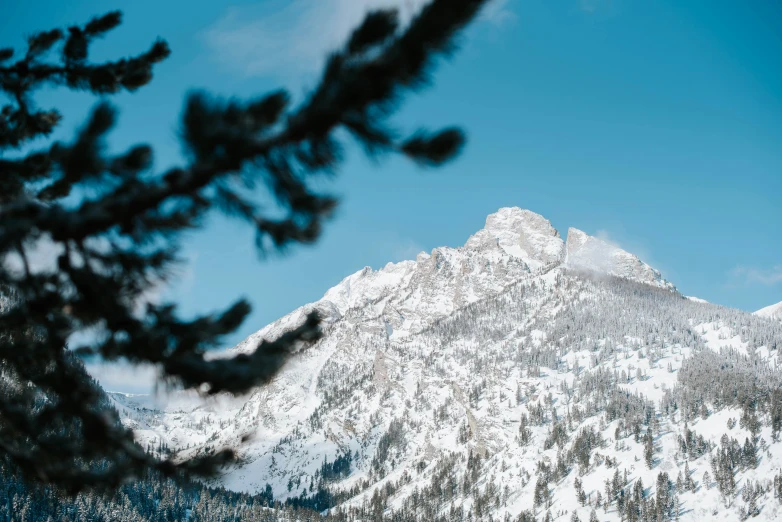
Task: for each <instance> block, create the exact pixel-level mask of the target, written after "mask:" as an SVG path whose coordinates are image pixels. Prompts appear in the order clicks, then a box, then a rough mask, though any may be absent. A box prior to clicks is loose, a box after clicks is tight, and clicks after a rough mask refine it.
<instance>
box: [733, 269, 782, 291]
mask: <svg viewBox="0 0 782 522" xmlns="http://www.w3.org/2000/svg"><path fill="white" fill-rule="evenodd" d="M730 277H731V280H732V283H733V284H742V285H762V286H774V285H778V284H780V283H782V264H780V265H774V266H772V267H771V268H757V267H749V266H737V267H736V268H734V269H733V270H731V272H730Z"/></svg>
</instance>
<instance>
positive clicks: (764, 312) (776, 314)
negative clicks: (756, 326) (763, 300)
mask: <svg viewBox="0 0 782 522" xmlns="http://www.w3.org/2000/svg"><path fill="white" fill-rule="evenodd" d="M755 315H757V316H758V317H767V318H769V319H778V320H780V321H782V302H779V303H777V304H773V305H771V306H767V307H765V308H761V309H760V310H758V311H757V312H755Z"/></svg>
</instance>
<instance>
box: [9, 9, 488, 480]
mask: <svg viewBox="0 0 782 522" xmlns="http://www.w3.org/2000/svg"><path fill="white" fill-rule="evenodd" d="M484 3H485V0H433V1H432V2H430V3H429V4H428V5H426V6H425V7H424V8H423V9H422V10H421V11H420V13H419V14H418V15H417V16H416V17H415V18H413V19H412V20H411V21H410V22H409V23H408V24H407V25H406V26H405V27H402V26H400V23H399V19H398V16H397V13H396V11H394V10H378V11H373V12H370V13H368V14H367V15H366V17H365V19H364V20H363V22H362V23H361V24H360V25H359V26H358V27H357V28H356V29H355V30H354V31H353V32H352V34H351V35H350V36H349V38H348V40H347V42H346V43H345V45H344V46H343V47H342V48H340V49H338V50H336V51H335V52H333V53H332V54H331V55H330V56H329V58H328V60H327V63H326V65H325V68H324V71H323V74H322V76H321V79H320V82H319V83H318V84H317V86H316V87H315V88H314V90H313V91H312V92H311V93H310V94H309V95H308V96H307V97H306V98H305V99H304V101H303V102H302V103H301V104H300V105H298V106H295V107H292V106H291V103H290V96H289V95H288V93H287V92H285V91H283V90H279V91H275V92H272V93H269V94H266V95H263V96H260V97H257V98H254V99H250V100H246V101H236V100H234V101H221V100H217V99H214V98H212V97H210V96H208V95H207V94H205V93H193V94H191V95H189V96H188V98H187V99H186V100H185V103H184V109H183V113H182V123H181V139H182V144H183V146H184V149H185V150H186V152H187V159H186V162H185V163H184V164H183V165H181V166H178V167H174V168H170V169H168V170H166V171H164V172H155V171H153V161H152V160H153V148H152V147H151V146H150V145H146V144H140V145H137V146H134V147H131V148H130V149H128V150H127V151H125V152H123V153H120V154H117V155H110V154H108V153H107V152H106V150H105V146H104V143H105V139H106V137H107V135H108V133H109V131H110V130H111V129H112V128H113V127H114V126H115V125H116V124H117V111H116V110H115V109H114V108H113V107H112V106H111V105H110V104H109V103H108V102H106V101H101V102H100V103H98V104H97V105H96V106H95V108H94V110H93V111H92V114H91V115H90V117H89V118H88V120H87V121H86V122H85V123H84V125H83V126H82V127H81V129H80V131H79V132H78V133H77V135H76V136H75V137H74V138H73V140H72V141H71V142H69V143H59V142H58V143H52V144H48V145H45V146H42V145H40V144H41V143H42V141H41V139H42V138H45V137H46V136H48V135H50V134H51V133H52V131H53V130H54V129H55V127H56V126H57V125H58V124H59V123H60V120H61V116H60V113H59V112H58V111H57V110H56V109H53V108H39V107H38V106H37V105H36V103H35V101H36V100H35V98H34V96H33V95H34V94H35V93H36V92H37V91H40V89H41V88H42V87H47V88H51V87H60V88H65V89H70V90H79V91H86V92H89V93H92V94H94V95H96V96H108V95H112V94H116V93H120V92H123V91H131V92H132V91H135V90H137V89H139V88H141V87H143V86H144V85H146V84H147V83H148V82H149V81H150V80H151V79H152V76H153V70H154V67H155V65H156V64H157V63H159V62H161V61H162V60H164V59H166V58H167V57H168V56H169V53H170V51H169V47H168V45H167V44H166V42H165V41H163V40H158V41H156V42H155V43H154V44H153V45H152V46H151V47H150V48H149V50H147V51H145V52H142V53H141V54H138V55H136V56H133V57H131V58H122V59H118V60H112V61H107V62H100V63H95V62H92V61H90V59H89V54H90V50H91V47H92V45H93V44H94V43H95V41H96V40H98V39H99V38H100V37H102V36H104V35H105V34H106V33H108V32H109V31H111V30H112V29H114V28H116V27H117V26H118V25H119V24H120V22H121V14H120V13H119V12H112V13H109V14H107V15H104V16H99V17H96V18H94V19H92V20H90V21H89V22H87V23H86V24H84V25H78V26H72V27H69V28H68V30H67V31H62V30H60V29H54V30H50V31H43V32H40V33H37V34H34V35H32V36H30V37H29V38H28V39H27V44H26V47H25V49H24V50H23V52H21V54H18V55H17V54H16V53H15V51H14V50H13V49H12V48H2V49H0V92H2V94H3V95H4V96H5V98H6V99H7V100H8V103H7V104H6V105H4V106H3V107H2V109H0V260H2V261H3V262H2V264H0V293H2V294H3V295H4V296H6V298H12V299H13V303H14V304H13V305H12V306H10V307H7V309H3V310H2V311H0V332H1V333H0V362H1V363H2V366H3V372H4V374H5V375H6V376H8V377H9V378H11V379H13V380H14V382H17V383H19V386H16V387H6V388H7V389H6V390H4V391H3V394H2V395H0V449H1V450H2V452H3V453H4V454H6V455H7V456H8V457H9V458H10V459H11V460H12V461H13V462H14V463H15V464H16V465H17V466H18V467H19V468H20V469H21V470H22V471H23V472H25V473H26V475H27V476H28V477H32V478H34V479H36V480H41V481H44V482H49V483H54V484H59V485H64V486H67V487H68V488H70V489H72V490H78V489H80V488H83V487H85V486H97V485H101V486H107V487H114V486H117V485H119V484H120V483H122V482H123V481H125V480H127V479H132V478H137V477H140V476H141V475H142V474H143V473H144V472H146V471H148V470H151V469H154V470H157V471H159V472H162V473H163V474H164V475H166V476H172V475H177V474H180V473H184V474H198V475H208V474H210V473H214V472H215V471H216V469H218V467H219V466H220V465H221V464H223V463H225V462H227V461H229V460H231V459H232V458H233V453H232V452H231V451H228V450H222V451H216V452H214V453H213V454H211V455H209V456H206V457H200V458H193V459H190V460H185V461H178V462H174V461H173V460H170V459H159V458H157V457H154V456H152V455H150V454H148V453H147V452H145V451H143V449H142V448H139V447H138V446H137V445H136V444H135V443H134V441H133V435H132V433H131V432H130V431H129V430H126V429H124V428H122V427H121V426H120V424H119V423H118V421H117V419H116V417H115V415H113V413H112V410H111V408H110V406H109V405H108V404H107V401H105V399H104V397H103V395H102V394H101V393H100V391H99V390H98V388H97V386H95V384H94V383H93V382H91V381H90V379H88V378H86V377H85V372H84V369H83V366H82V364H81V363H80V362H79V361H78V360H76V359H75V358H74V357H72V354H78V355H79V356H85V357H101V358H103V359H106V360H126V361H129V362H131V363H152V364H155V365H157V366H159V367H160V369H161V372H162V374H163V376H164V377H165V378H166V379H167V380H168V381H170V382H174V383H176V384H178V385H181V386H183V387H185V388H191V389H197V390H200V391H201V392H203V393H206V394H216V393H220V392H227V393H240V392H244V391H246V390H248V389H250V388H252V387H254V386H257V385H262V384H264V383H266V382H268V381H269V380H270V379H271V378H272V377H273V376H274V375H275V373H276V372H277V371H278V370H279V369H280V368H281V367H282V365H283V364H284V363H285V361H286V360H287V359H288V358H289V357H290V356H291V354H292V353H294V352H295V351H296V350H299V349H301V348H302V347H306V346H307V345H308V344H310V343H312V342H314V341H316V340H317V339H318V338H319V336H320V335H321V334H320V329H319V316H318V314H317V313H315V312H313V313H311V314H309V315H308V316H307V317H306V319H305V320H304V321H303V322H302V324H301V325H300V326H298V327H297V328H294V329H293V330H291V331H289V332H287V333H285V334H283V335H282V336H280V337H279V338H277V339H275V340H272V341H262V342H261V343H260V344H259V345H258V346H257V347H256V349H255V350H254V351H253V352H252V353H249V354H243V355H239V356H236V357H234V358H229V359H210V358H208V357H206V356H205V354H206V352H207V351H208V350H209V349H210V348H214V347H218V346H220V345H221V342H222V339H224V338H225V336H226V335H227V334H229V333H231V332H233V331H234V330H235V329H236V328H237V327H238V326H239V325H240V324H241V322H242V320H243V319H244V318H245V317H246V316H247V314H248V313H249V311H250V306H249V304H248V303H247V302H245V301H244V300H240V301H238V302H236V303H235V304H234V305H232V306H231V307H229V308H228V309H227V310H224V311H221V312H218V313H214V314H210V315H204V316H202V317H198V318H195V319H189V320H186V319H182V318H181V317H180V316H179V315H178V313H177V309H176V307H175V306H174V305H173V304H168V303H165V304H160V305H157V304H149V303H147V304H144V305H141V306H140V303H142V302H143V298H144V296H145V295H146V293H147V292H149V291H150V290H151V289H152V288H154V287H155V286H156V285H159V284H161V283H165V282H166V281H167V280H168V279H169V277H170V274H171V272H172V270H173V269H174V268H175V267H176V265H177V263H179V262H180V256H179V252H180V242H181V239H182V234H183V233H184V232H186V231H190V230H195V229H198V228H200V227H201V226H202V225H203V223H204V220H205V218H206V216H207V214H208V213H209V212H210V211H212V210H218V211H221V212H223V213H226V214H228V215H231V216H235V217H237V218H239V219H241V220H243V221H246V222H247V223H249V224H250V225H251V226H252V227H253V228H254V229H255V232H256V245H257V247H258V249H259V252H262V253H268V252H274V251H279V250H283V249H285V248H286V247H290V246H292V245H295V244H297V243H312V242H314V241H316V240H317V239H318V238H319V237H320V234H321V231H322V229H323V226H324V223H325V221H326V220H327V219H328V218H329V216H331V215H332V213H333V211H334V208H335V207H336V205H337V200H336V198H334V197H333V196H331V195H328V194H323V193H320V192H319V191H317V190H316V189H315V187H314V183H315V182H316V179H317V176H318V175H324V174H332V173H335V172H336V171H337V170H338V167H339V165H340V161H341V160H342V150H343V145H342V143H341V141H342V139H343V136H344V135H343V134H340V133H338V132H337V131H339V130H340V129H342V130H344V131H346V132H347V134H349V135H350V136H352V137H353V138H354V139H355V140H356V141H357V142H358V143H359V144H360V145H361V146H362V148H363V150H364V151H366V153H367V154H369V155H371V156H373V157H379V156H381V155H387V154H393V153H397V154H401V155H404V156H406V157H408V158H410V159H411V160H413V161H415V162H416V163H419V164H421V165H424V166H438V165H441V164H443V163H445V162H446V161H448V160H449V159H451V158H453V157H454V156H455V155H456V154H457V152H458V151H459V150H460V148H461V146H462V144H463V142H464V136H463V134H462V132H461V131H459V130H458V129H454V128H448V129H445V130H442V131H440V132H434V133H430V132H427V131H424V130H421V131H417V132H414V133H413V134H411V135H410V136H409V137H408V138H405V139H399V138H397V133H396V132H395V131H394V130H393V129H391V128H390V127H389V125H388V118H389V116H390V115H392V114H393V113H394V111H395V109H396V108H397V107H398V105H399V102H401V101H402V99H403V98H404V97H405V96H406V95H407V94H409V93H410V92H413V91H416V90H418V89H420V88H421V87H423V86H425V85H426V84H427V83H428V80H429V76H430V73H431V71H432V69H433V67H434V65H435V62H436V61H437V59H438V58H440V57H444V56H448V55H449V54H450V53H451V52H452V51H453V50H454V47H455V41H456V37H457V36H458V34H459V33H460V30H461V29H463V28H464V27H465V26H466V25H467V24H468V23H469V22H470V21H471V20H472V19H473V18H474V17H475V16H476V14H477V13H478V11H479V10H480V8H481V7H482V6H483V4H484ZM161 124H163V125H167V124H168V122H161ZM31 146H35V147H41V148H38V149H36V150H31ZM261 188H263V189H268V193H269V194H270V195H271V196H272V198H274V199H275V200H276V202H277V204H278V208H279V209H281V211H282V214H280V213H279V212H276V210H269V209H268V208H262V207H261V206H260V205H259V203H258V201H260V200H261V199H263V198H262V196H260V195H258V194H257V193H256V192H253V191H254V190H258V189H261ZM41 245H49V247H50V250H51V251H53V252H55V254H54V259H53V261H54V262H53V263H52V266H50V267H47V268H45V269H38V268H36V267H34V266H32V265H31V263H30V256H31V252H32V251H33V250H34V249H35V248H36V246H41ZM11 261H14V262H13V263H12V262H11ZM88 329H95V330H97V331H98V332H99V334H98V335H97V337H96V340H95V341H94V342H89V343H83V344H81V345H77V346H70V347H68V346H66V343H67V341H68V339H72V335H73V334H74V333H78V332H84V331H85V330H88Z"/></svg>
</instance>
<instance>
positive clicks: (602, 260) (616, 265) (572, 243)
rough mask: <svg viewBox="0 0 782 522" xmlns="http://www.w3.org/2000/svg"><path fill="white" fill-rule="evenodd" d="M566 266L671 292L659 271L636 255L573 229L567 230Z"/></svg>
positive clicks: (670, 287)
mask: <svg viewBox="0 0 782 522" xmlns="http://www.w3.org/2000/svg"><path fill="white" fill-rule="evenodd" d="M565 249H566V255H565V263H566V264H567V266H569V267H571V268H578V269H586V270H592V271H595V272H600V273H604V274H608V275H613V276H617V277H624V278H625V279H630V280H631V281H636V282H638V283H644V284H648V285H652V286H657V287H660V288H668V289H671V290H672V289H674V286H673V284H671V283H670V282H668V281H666V280H665V279H663V277H662V275H661V274H660V272H659V271H658V270H655V269H654V268H652V267H651V266H649V265H647V264H646V263H644V262H643V261H641V260H640V259H638V257H637V256H635V255H633V254H631V253H629V252H626V251H624V250H622V249H621V248H619V247H617V246H614V245H612V244H610V243H607V242H606V241H603V240H602V239H600V238H596V237H593V236H590V235H587V234H586V233H585V232H582V231H581V230H578V229H576V228H570V229H568V233H567V245H566V247H565Z"/></svg>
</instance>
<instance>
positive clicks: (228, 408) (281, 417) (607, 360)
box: [111, 208, 782, 521]
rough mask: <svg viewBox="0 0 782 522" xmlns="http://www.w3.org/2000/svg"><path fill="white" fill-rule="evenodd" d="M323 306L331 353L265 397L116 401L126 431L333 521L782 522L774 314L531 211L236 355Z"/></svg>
mask: <svg viewBox="0 0 782 522" xmlns="http://www.w3.org/2000/svg"><path fill="white" fill-rule="evenodd" d="M314 308H317V309H318V310H320V311H321V312H322V314H323V316H324V317H325V321H324V333H325V335H324V337H323V339H322V340H320V341H319V342H318V343H317V344H315V345H314V346H312V347H310V348H308V349H306V350H302V351H301V352H300V353H298V354H297V355H296V356H295V357H294V359H293V360H292V361H291V362H290V363H289V364H288V365H287V366H286V367H285V368H284V370H283V371H282V372H281V373H280V375H279V376H278V377H277V378H276V379H275V380H274V381H273V382H272V383H271V384H270V385H268V386H265V387H262V388H258V389H256V390H254V391H253V392H252V393H250V394H248V395H247V396H243V397H228V396H222V397H215V398H213V399H209V400H202V399H200V398H198V397H194V396H184V395H173V396H170V397H168V398H167V402H165V403H158V404H156V405H155V404H153V403H151V402H150V400H149V399H148V398H145V397H139V396H128V395H125V394H119V393H114V394H111V396H112V399H113V400H114V402H115V404H116V406H117V409H118V410H119V411H120V414H121V416H122V418H123V422H125V423H126V424H127V425H129V426H132V427H133V428H134V429H136V433H137V436H138V438H139V440H140V441H141V442H142V443H144V444H145V445H146V446H147V447H150V448H157V447H166V448H168V449H169V450H170V451H173V452H174V453H175V454H177V455H179V456H181V457H186V456H191V455H194V454H202V453H205V452H211V451H215V450H217V449H219V448H223V447H233V448H235V449H236V450H237V451H238V452H239V454H240V455H241V457H242V461H241V463H240V464H239V465H237V466H235V467H232V468H230V469H227V470H225V472H224V474H223V475H222V476H220V477H218V478H216V479H215V484H218V485H222V486H224V487H226V488H228V489H231V490H237V491H246V492H251V493H255V492H261V491H266V492H269V494H273V496H274V498H275V499H278V500H282V501H288V502H289V503H292V505H302V506H309V507H313V508H315V509H316V510H317V511H320V512H321V514H322V515H323V516H327V515H328V516H332V515H333V516H334V517H336V518H335V519H338V520H353V521H359V520H381V519H383V517H386V518H388V519H393V520H422V521H423V520H426V521H429V520H441V521H445V520H473V521H477V520H503V521H504V520H531V519H530V518H525V517H533V519H534V517H537V519H538V520H549V519H551V520H553V519H561V520H576V519H578V520H584V521H586V520H594V518H593V517H596V519H598V520H617V521H618V520H633V521H638V520H641V519H642V517H645V518H643V520H652V519H654V520H667V519H671V520H673V519H675V518H678V519H680V520H700V519H703V518H704V517H715V518H716V519H719V520H740V519H744V518H746V517H750V516H753V517H756V519H757V520H764V521H771V520H780V519H782V504H781V503H780V501H779V499H778V498H777V497H779V496H780V495H782V475H781V474H780V467H781V466H782V443H781V442H780V430H782V371H781V370H780V362H782V361H780V354H779V350H780V347H782V323H781V322H780V321H778V320H776V319H773V318H769V317H764V316H766V315H773V314H766V313H765V312H764V313H759V314H758V315H752V314H749V313H745V312H741V311H738V310H734V309H729V308H724V307H721V306H717V305H714V304H710V303H707V302H705V301H702V300H697V299H692V298H685V297H684V296H682V295H681V294H680V293H679V292H678V291H677V290H676V287H675V286H674V285H673V284H672V283H670V282H668V281H666V280H665V279H663V277H662V275H661V274H660V272H659V271H657V270H655V269H654V268H652V267H650V266H649V265H647V264H646V263H644V262H643V261H641V260H640V259H639V258H638V257H636V256H635V255H633V254H631V253H628V252H625V251H624V250H622V249H621V248H619V247H617V246H615V245H612V244H610V243H608V242H606V241H604V240H601V239H599V238H596V237H592V236H589V235H587V234H585V233H584V232H581V231H580V230H577V229H574V228H571V229H569V230H568V233H567V238H566V240H565V241H563V239H562V237H561V236H560V234H559V233H558V232H557V231H556V230H555V229H554V228H553V227H552V225H551V223H550V222H549V221H548V220H546V219H545V218H544V217H542V216H540V215H538V214H536V213H534V212H531V211H529V210H522V209H519V208H503V209H500V210H499V211H498V212H496V213H494V214H491V215H490V216H488V218H487V219H486V225H485V227H484V228H483V229H481V230H479V231H477V232H476V233H475V234H473V235H472V236H471V237H470V238H469V239H468V240H467V241H466V243H465V244H464V246H461V247H456V248H451V247H439V248H435V249H434V250H432V251H431V252H430V253H421V254H419V255H418V256H417V257H416V259H415V260H409V261H403V262H400V263H395V264H388V265H386V266H385V267H383V268H381V269H379V270H372V269H370V268H369V267H367V268H364V269H363V270H360V271H358V272H356V273H354V274H352V275H350V276H348V277H346V278H345V279H343V280H342V281H341V282H340V283H339V284H337V285H336V286H334V287H333V288H331V289H330V290H328V291H327V292H326V293H325V294H324V296H323V298H322V299H321V300H319V301H317V302H315V303H311V304H308V305H305V306H303V307H301V308H299V309H298V310H295V311H293V312H292V313H291V314H289V315H287V316H285V317H283V318H281V319H279V320H278V321H275V322H274V323H272V324H271V325H268V326H266V327H264V328H262V329H261V330H259V331H258V332H257V333H255V334H253V335H251V336H250V337H248V338H247V339H246V340H245V341H243V342H242V343H240V344H239V345H237V346H236V347H234V348H233V349H231V350H230V351H229V354H230V353H237V352H246V351H250V350H253V349H255V346H257V344H258V342H259V341H260V340H261V339H263V338H270V339H271V338H274V337H276V336H277V335H279V334H280V333H282V332H284V331H285V330H286V329H288V328H291V327H294V326H296V325H297V324H298V322H299V321H301V320H302V318H303V316H304V314H305V313H306V312H307V311H309V310H311V309H314ZM267 485H268V487H267ZM339 517H342V518H339ZM562 517H565V518H564V519H563V518H562ZM658 517H659V518H658Z"/></svg>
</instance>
